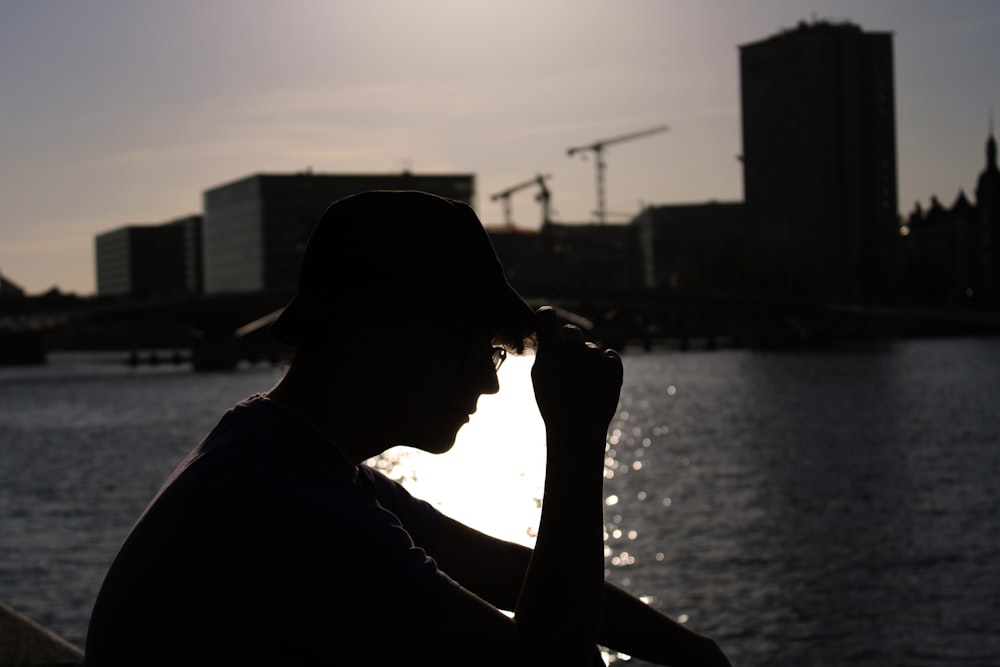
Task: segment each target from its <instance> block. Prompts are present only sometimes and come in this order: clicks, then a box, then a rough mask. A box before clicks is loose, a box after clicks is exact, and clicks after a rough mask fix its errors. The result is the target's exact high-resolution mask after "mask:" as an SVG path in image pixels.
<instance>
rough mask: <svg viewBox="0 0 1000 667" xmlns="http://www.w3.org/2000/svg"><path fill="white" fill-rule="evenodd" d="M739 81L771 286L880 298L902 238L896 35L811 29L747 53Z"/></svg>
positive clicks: (751, 219) (751, 187)
mask: <svg viewBox="0 0 1000 667" xmlns="http://www.w3.org/2000/svg"><path fill="white" fill-rule="evenodd" d="M740 78H741V100H742V120H743V155H742V159H743V165H744V188H745V191H744V195H745V200H746V207H747V211H746V213H747V220H748V223H749V225H750V226H751V228H752V230H753V231H752V241H753V243H754V248H755V253H754V257H755V258H756V264H757V266H758V267H759V268H760V269H761V270H762V272H763V273H764V274H765V275H766V279H765V280H764V281H763V284H762V287H763V288H764V289H767V290H770V291H775V292H790V293H795V294H798V295H801V296H808V297H815V298H821V299H849V300H862V301H863V300H866V299H868V298H870V297H873V296H875V295H876V294H877V293H878V292H879V291H880V290H881V288H882V285H883V284H884V280H885V276H884V275H883V267H884V266H885V264H886V254H887V253H889V252H891V248H892V245H893V240H894V236H895V234H896V230H897V229H898V195H897V184H896V124H895V93H894V74H893V45H892V34H891V33H884V32H864V31H862V29H861V28H860V27H859V26H857V25H854V24H851V23H831V22H826V21H820V22H814V23H810V24H805V23H802V24H800V25H799V26H798V27H796V28H794V29H791V30H787V31H785V32H782V33H780V34H777V35H774V36H772V37H769V38H767V39H764V40H762V41H759V42H754V43H751V44H746V45H743V46H741V47H740Z"/></svg>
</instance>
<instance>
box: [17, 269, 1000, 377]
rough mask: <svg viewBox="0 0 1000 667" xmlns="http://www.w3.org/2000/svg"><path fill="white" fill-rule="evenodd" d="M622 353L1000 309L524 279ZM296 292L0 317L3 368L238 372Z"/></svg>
mask: <svg viewBox="0 0 1000 667" xmlns="http://www.w3.org/2000/svg"><path fill="white" fill-rule="evenodd" d="M518 290H519V292H520V293H521V294H523V295H525V298H526V300H527V301H528V302H529V304H531V305H533V306H538V305H543V304H550V305H553V306H556V307H558V308H560V309H561V310H562V311H563V312H564V313H566V316H567V318H569V319H572V320H573V321H575V322H577V323H579V324H581V325H582V326H583V327H584V328H586V329H588V330H589V334H588V335H589V336H590V337H591V338H593V339H600V340H602V341H604V342H605V343H606V344H608V345H611V346H614V347H616V348H618V349H627V348H630V347H634V346H640V347H644V348H646V349H649V348H650V347H652V346H653V345H654V344H661V343H664V342H667V343H671V344H674V345H676V346H678V347H680V348H681V349H684V348H688V347H690V346H692V345H696V344H697V345H702V346H705V347H709V348H711V347H715V346H716V345H728V346H749V347H788V346H799V345H823V344H824V343H827V342H834V341H843V340H854V339H868V338H885V337H892V336H911V335H966V334H978V335H997V334H1000V310H986V309H979V310H973V309H944V308H921V307H913V306H901V305H867V304H850V303H821V302H813V301H808V300H793V299H781V298H776V297H770V296H752V295H736V294H726V293H706V294H678V293H673V292H669V291H663V290H644V289H616V290H610V289H609V290H595V289H585V290H584V289H572V288H561V287H560V288H557V287H552V286H544V285H518ZM291 296H292V293H291V291H289V290H271V291H261V292H244V293H228V294H218V295H202V296H186V297H174V298H164V299H146V300H117V299H107V298H92V299H82V300H79V301H78V302H76V303H74V304H72V305H66V306H63V307H56V308H39V309H30V310H23V311H22V312H19V313H8V314H6V315H2V316H0V364H15V363H19V364H29V363H44V362H45V360H46V357H47V354H48V352H49V351H52V350H112V349H113V350H130V351H133V353H135V351H140V350H141V351H153V350H164V349H174V350H177V349H184V350H187V351H188V353H187V355H186V356H187V358H189V359H190V361H191V362H192V365H193V367H194V368H195V369H196V370H200V371H208V370H224V369H231V368H234V367H235V366H236V364H237V363H238V362H239V361H241V360H250V361H258V360H271V361H274V362H277V361H279V360H281V359H284V358H286V357H287V356H288V353H289V350H288V349H287V348H285V347H283V346H281V345H280V344H279V343H277V342H276V341H273V340H272V339H271V338H270V336H269V335H268V334H267V325H268V324H270V322H272V321H273V320H274V319H275V318H276V317H277V315H278V314H279V313H280V312H281V309H282V308H283V307H284V305H285V304H286V303H287V302H288V300H289V299H290V298H291Z"/></svg>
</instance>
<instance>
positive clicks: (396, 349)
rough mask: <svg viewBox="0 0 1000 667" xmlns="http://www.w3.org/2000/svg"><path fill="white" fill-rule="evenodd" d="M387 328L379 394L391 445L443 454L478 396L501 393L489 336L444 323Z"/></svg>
mask: <svg viewBox="0 0 1000 667" xmlns="http://www.w3.org/2000/svg"><path fill="white" fill-rule="evenodd" d="M390 326H391V327H392V329H391V330H390V331H387V332H386V333H387V334H389V335H388V336H387V337H386V341H385V344H384V345H383V352H384V356H382V358H381V363H382V365H383V368H385V369H386V371H387V372H385V373H384V374H383V378H384V380H383V385H382V387H381V388H380V394H381V396H382V401H383V405H382V414H383V415H384V416H385V418H386V419H387V420H389V422H387V424H388V425H389V426H390V427H391V428H390V430H391V431H392V434H393V438H394V442H393V443H392V444H401V445H408V446H411V447H416V448H418V449H421V450H424V451H427V452H430V453H443V452H446V451H448V450H449V449H451V447H452V446H453V445H454V443H455V437H456V435H457V434H458V431H459V429H461V428H462V426H464V425H465V424H466V423H467V422H468V421H469V417H470V415H471V414H472V413H474V412H475V411H476V406H477V403H478V400H479V397H480V396H481V395H483V394H493V393H496V392H497V391H498V390H499V384H498V382H497V376H496V371H495V369H494V367H493V362H492V359H491V353H492V345H491V344H490V338H489V337H488V336H486V335H484V334H483V333H482V332H476V331H475V330H472V329H469V328H468V327H464V326H462V325H461V323H460V322H458V323H455V322H448V321H447V320H445V321H442V320H438V319H434V320H431V319H429V318H411V319H408V320H406V321H403V322H396V323H394V324H392V325H390Z"/></svg>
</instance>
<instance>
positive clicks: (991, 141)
mask: <svg viewBox="0 0 1000 667" xmlns="http://www.w3.org/2000/svg"><path fill="white" fill-rule="evenodd" d="M986 168H987V169H988V170H989V169H992V170H993V171H996V169H997V140H996V138H995V137H994V136H993V106H992V105H991V106H990V136H989V138H988V139H987V140H986Z"/></svg>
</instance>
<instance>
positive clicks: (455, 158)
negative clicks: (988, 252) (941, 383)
mask: <svg viewBox="0 0 1000 667" xmlns="http://www.w3.org/2000/svg"><path fill="white" fill-rule="evenodd" d="M251 8H252V9H253V11H250V9H251ZM814 19H818V20H831V21H850V22H853V23H856V24H858V25H859V26H860V27H861V28H862V29H864V30H870V31H888V32H892V33H893V35H894V45H895V63H896V76H895V79H896V83H895V87H896V103H897V110H896V115H897V145H898V149H897V162H898V165H899V169H898V178H899V192H900V197H899V207H900V213H903V214H905V213H906V212H907V211H909V210H910V209H911V208H912V207H913V204H914V202H917V201H919V202H921V203H924V204H926V202H928V201H929V199H930V197H931V196H932V195H937V196H938V197H939V198H940V199H941V201H942V202H944V203H946V204H948V203H950V202H951V201H952V200H953V199H954V198H955V197H956V196H957V194H958V192H959V190H960V189H962V190H964V191H965V193H966V195H967V196H970V197H971V196H972V192H973V190H974V188H975V179H976V176H977V175H978V173H979V171H980V170H981V169H982V167H983V165H984V164H985V154H984V150H983V149H984V146H985V139H986V136H987V114H988V111H989V108H990V106H991V105H992V104H994V102H995V99H994V98H993V97H992V96H993V95H997V93H1000V85H998V84H1000V73H998V72H997V71H996V68H995V67H993V66H992V62H993V61H992V60H991V59H990V49H991V48H992V46H993V44H992V41H991V39H992V36H993V34H995V33H996V32H997V30H1000V6H994V5H992V4H990V3H987V2H983V1H971V0H969V1H965V2H957V3H950V4H949V5H948V6H944V5H943V4H941V3H937V4H932V3H922V2H921V3H914V2H899V1H896V2H884V3H878V4H875V3H860V2H847V3H843V2H841V3H833V2H814V3H804V2H796V1H793V0H771V1H768V2H762V3H755V4H754V6H753V8H749V7H744V6H742V5H737V6H732V5H730V4H727V3H722V2H708V3H700V4H697V5H695V4H694V3H681V2H660V3H654V2H638V1H632V2H626V3H619V4H615V5H610V4H601V3H592V2H573V3H570V2H565V1H559V2H550V3H545V4H535V5H532V4H529V3H521V2H513V3H504V4H503V5H496V6H494V5H489V6H483V5H469V4H464V3H460V2H444V1H438V2H427V3H420V4H419V5H418V4H415V3H404V2H387V3H379V4H378V5H376V6H365V5H351V4H348V3H339V2H333V3H316V2H305V1H299V2H292V3H285V4H282V5H281V6H279V5H277V4H270V3H233V2H222V1H213V2H209V3H193V2H180V3H176V2H175V3H150V4H145V5H143V6H142V7H137V6H131V5H128V4H125V5H117V4H115V3H111V2H98V3H96V4H91V5H88V6H87V8H83V7H74V6H67V5H56V4H55V3H52V4H40V3H31V4H30V5H28V4H25V5H22V6H8V5H5V6H4V7H3V8H0V25H2V26H3V27H2V28H0V30H2V33H0V37H2V39H0V63H2V64H0V99H2V100H3V102H2V104H3V107H4V113H3V114H0V139H2V145H3V151H0V172H2V173H3V178H2V181H0V188H2V190H0V193H2V197H0V225H2V227H0V228H2V229H3V234H2V237H0V273H2V274H3V275H4V276H5V277H7V278H9V279H11V280H13V281H14V282H16V283H18V284H19V285H21V286H22V287H24V288H25V289H26V290H27V291H28V292H29V293H39V292H42V291H45V290H46V289H48V288H50V287H52V286H58V287H59V288H60V289H61V290H63V291H70V292H77V293H81V294H90V293H93V292H94V259H93V254H94V249H93V247H94V246H93V244H94V236H95V235H96V234H98V233H100V232H102V231H106V230H108V229H112V228H115V227H119V226H123V225H127V224H135V223H156V222H163V221H166V220H170V219H175V218H178V217H182V216H185V215H188V214H191V213H197V212H199V211H200V210H201V196H202V193H203V192H204V191H205V190H207V189H209V188H211V187H214V186H216V185H219V184H221V183H224V182H228V181H231V180H234V179H237V178H242V177H244V176H246V175H249V174H252V173H258V172H271V173H274V172H295V171H303V170H306V169H312V170H313V171H315V172H317V173H353V172H369V173H372V172H374V173H394V172H401V171H403V170H404V169H410V170H412V171H414V172H416V173H442V172H469V173H474V174H475V175H476V181H477V183H476V188H477V191H476V194H475V204H476V208H477V211H478V212H479V214H480V217H481V218H482V219H483V221H484V222H485V223H487V224H498V223H500V222H501V221H502V209H501V207H500V205H499V204H497V203H493V202H491V201H490V195H491V194H492V193H494V192H497V191H500V190H503V189H505V188H507V187H509V186H511V185H512V184H515V183H519V182H522V181H524V180H525V179H528V178H531V177H533V176H534V175H535V174H536V173H546V174H548V173H551V174H552V175H553V178H552V179H551V181H550V182H549V183H548V186H549V188H550V189H551V191H552V197H553V198H552V206H553V210H554V216H553V217H554V219H556V220H558V221H563V222H588V221H592V220H593V216H592V211H593V210H594V208H595V198H596V197H595V187H594V163H593V160H592V159H591V160H589V161H583V160H581V159H579V158H578V157H574V158H569V157H567V155H566V149H567V148H569V147H572V146H579V145H585V144H588V143H593V142H594V141H597V140H601V139H605V138H608V137H613V136H617V135H621V134H624V133H628V132H631V131H635V130H641V129H644V128H646V127H651V126H657V125H661V124H669V125H670V126H671V130H670V132H668V133H664V134H662V135H659V136H655V137H649V138H644V139H639V140H636V141H634V142H630V143H627V144H626V143H623V144H621V145H620V146H619V145H616V146H612V147H609V149H608V151H607V154H606V156H605V157H606V161H607V164H608V171H607V198H608V210H609V212H610V213H611V216H609V217H611V218H612V219H614V216H615V215H618V216H619V217H620V216H621V214H625V215H627V216H634V215H636V214H638V213H639V211H640V209H641V206H642V205H643V204H647V205H661V204H673V203H686V202H704V201H709V200H713V199H714V200H720V201H740V200H742V199H743V189H742V188H743V186H742V171H741V168H740V165H739V162H738V161H737V159H736V157H737V156H738V155H739V153H740V152H741V148H742V138H741V136H740V100H739V57H738V47H739V46H740V45H742V44H746V43H749V42H753V41H757V40H760V39H764V38H766V37H769V36H771V35H773V34H775V33H777V32H779V31H781V30H784V29H790V28H793V27H794V26H795V25H796V24H797V23H798V22H799V21H812V20H814ZM991 91H996V92H992V93H991ZM997 96H998V97H1000V95H997ZM512 209H513V213H514V215H513V219H514V221H515V222H517V223H518V224H519V225H520V226H523V227H537V226H538V223H539V220H540V212H539V208H538V204H537V203H536V202H535V201H534V192H533V191H532V190H530V189H529V190H526V191H524V192H523V193H521V194H519V195H515V196H514V198H513V200H512Z"/></svg>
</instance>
